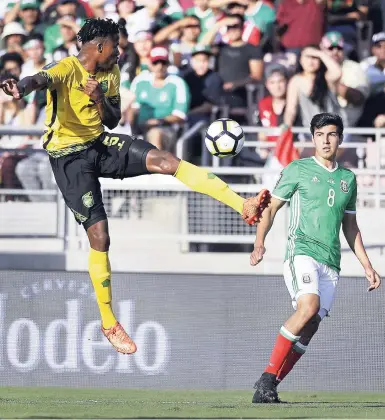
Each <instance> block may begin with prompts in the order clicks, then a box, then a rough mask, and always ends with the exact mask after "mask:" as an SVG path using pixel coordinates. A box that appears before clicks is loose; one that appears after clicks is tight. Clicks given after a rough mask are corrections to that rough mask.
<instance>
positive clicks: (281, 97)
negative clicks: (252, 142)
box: [258, 64, 288, 154]
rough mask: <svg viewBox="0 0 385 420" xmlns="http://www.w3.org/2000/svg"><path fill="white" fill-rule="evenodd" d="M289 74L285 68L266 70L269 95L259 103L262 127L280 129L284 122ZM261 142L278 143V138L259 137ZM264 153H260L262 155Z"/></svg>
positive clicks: (276, 67) (277, 65) (272, 67)
mask: <svg viewBox="0 0 385 420" xmlns="http://www.w3.org/2000/svg"><path fill="white" fill-rule="evenodd" d="M287 82H288V74H287V70H286V68H285V67H284V66H282V65H279V64H271V65H270V66H268V67H267V68H266V70H265V87H266V89H267V91H268V93H269V94H268V95H267V96H265V97H264V98H263V99H261V100H260V101H259V103H258V117H259V123H260V125H261V126H262V127H266V128H271V127H279V126H280V125H282V124H283V122H284V115H285V108H286V94H287ZM259 139H260V140H267V141H276V140H277V137H276V136H265V135H263V134H260V135H259ZM261 153H262V152H260V154H261Z"/></svg>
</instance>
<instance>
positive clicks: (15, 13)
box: [4, 0, 42, 24]
mask: <svg viewBox="0 0 385 420" xmlns="http://www.w3.org/2000/svg"><path fill="white" fill-rule="evenodd" d="M41 4H42V1H41V0H16V1H9V2H8V4H7V7H6V13H5V16H4V23H5V24H7V23H10V22H16V21H17V20H18V18H22V16H21V14H22V13H23V12H22V10H23V9H24V10H28V9H29V10H32V9H35V8H36V5H37V10H38V11H40V6H41ZM20 12H22V13H20ZM27 14H31V13H27Z"/></svg>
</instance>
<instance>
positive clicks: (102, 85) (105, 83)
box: [100, 80, 108, 93]
mask: <svg viewBox="0 0 385 420" xmlns="http://www.w3.org/2000/svg"><path fill="white" fill-rule="evenodd" d="M100 88H101V89H102V92H103V93H107V90H108V80H102V81H101V82H100Z"/></svg>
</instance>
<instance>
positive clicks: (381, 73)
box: [361, 32, 385, 95]
mask: <svg viewBox="0 0 385 420" xmlns="http://www.w3.org/2000/svg"><path fill="white" fill-rule="evenodd" d="M372 54H373V56H372V57H369V58H367V59H366V60H364V61H362V62H361V67H362V68H363V69H364V71H365V72H366V75H367V77H368V79H369V84H370V92H371V94H372V95H375V94H377V93H379V92H383V91H384V88H385V32H379V33H378V34H374V35H373V37H372Z"/></svg>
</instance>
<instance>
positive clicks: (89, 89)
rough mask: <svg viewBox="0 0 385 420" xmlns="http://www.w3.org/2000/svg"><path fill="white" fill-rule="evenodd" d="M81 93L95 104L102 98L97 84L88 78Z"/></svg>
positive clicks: (102, 95)
mask: <svg viewBox="0 0 385 420" xmlns="http://www.w3.org/2000/svg"><path fill="white" fill-rule="evenodd" d="M83 92H84V93H85V94H86V95H87V96H89V97H90V99H92V100H93V101H95V102H98V101H100V100H101V99H103V97H104V93H103V91H102V88H101V87H100V84H99V82H98V81H97V80H95V79H94V78H92V77H89V78H88V80H87V83H86V85H85V86H84V88H83Z"/></svg>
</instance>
